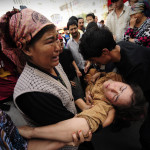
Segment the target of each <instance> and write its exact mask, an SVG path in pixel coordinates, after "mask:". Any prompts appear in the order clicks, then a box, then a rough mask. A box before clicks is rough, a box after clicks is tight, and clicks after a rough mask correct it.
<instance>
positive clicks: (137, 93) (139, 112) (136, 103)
mask: <svg viewBox="0 0 150 150" xmlns="http://www.w3.org/2000/svg"><path fill="white" fill-rule="evenodd" d="M130 87H131V89H132V90H133V95H132V101H133V104H131V106H130V107H127V108H126V107H116V106H114V107H115V108H116V110H117V111H116V112H117V116H119V117H121V118H123V119H126V120H140V119H143V116H145V114H146V111H145V104H146V100H145V97H144V94H143V91H142V89H141V88H140V86H138V85H135V84H131V85H130Z"/></svg>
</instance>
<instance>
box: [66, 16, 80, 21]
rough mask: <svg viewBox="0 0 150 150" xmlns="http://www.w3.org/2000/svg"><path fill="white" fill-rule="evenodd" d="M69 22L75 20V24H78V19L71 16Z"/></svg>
mask: <svg viewBox="0 0 150 150" xmlns="http://www.w3.org/2000/svg"><path fill="white" fill-rule="evenodd" d="M71 20H75V21H76V22H78V18H77V17H76V16H71V17H70V18H69V20H68V22H69V21H71Z"/></svg>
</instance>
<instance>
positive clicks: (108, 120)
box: [102, 108, 116, 128]
mask: <svg viewBox="0 0 150 150" xmlns="http://www.w3.org/2000/svg"><path fill="white" fill-rule="evenodd" d="M115 112H116V111H115V109H114V108H113V109H111V110H110V111H109V112H108V116H107V118H106V120H105V121H104V122H103V124H102V126H103V128H104V127H107V126H109V125H110V124H111V123H112V122H113V121H114V118H115Z"/></svg>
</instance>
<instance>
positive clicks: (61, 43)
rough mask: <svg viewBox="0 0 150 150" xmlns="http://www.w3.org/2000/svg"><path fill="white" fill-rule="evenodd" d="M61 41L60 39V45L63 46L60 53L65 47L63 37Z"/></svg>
mask: <svg viewBox="0 0 150 150" xmlns="http://www.w3.org/2000/svg"><path fill="white" fill-rule="evenodd" d="M59 41H60V46H61V50H60V53H62V51H63V48H64V43H63V39H60V40H59Z"/></svg>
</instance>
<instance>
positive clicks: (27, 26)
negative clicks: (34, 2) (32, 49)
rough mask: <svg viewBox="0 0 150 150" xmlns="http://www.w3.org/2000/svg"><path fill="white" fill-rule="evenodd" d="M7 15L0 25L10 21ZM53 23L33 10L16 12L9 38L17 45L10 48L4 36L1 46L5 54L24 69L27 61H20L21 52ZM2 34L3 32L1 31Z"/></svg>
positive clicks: (13, 16)
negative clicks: (41, 31)
mask: <svg viewBox="0 0 150 150" xmlns="http://www.w3.org/2000/svg"><path fill="white" fill-rule="evenodd" d="M11 13H12V12H9V13H6V14H5V15H4V16H2V17H1V18H0V24H5V22H6V20H7V21H8V19H6V18H8V17H9V14H11ZM13 13H14V12H13ZM51 24H52V23H51V22H50V21H49V20H48V19H47V18H46V17H44V16H43V15H41V14H39V13H38V12H36V11H33V10H31V9H28V8H26V9H23V10H22V11H18V12H15V13H14V14H13V15H12V16H11V17H9V27H8V28H9V29H8V30H9V36H10V39H12V40H13V42H14V43H15V45H14V46H10V45H9V44H8V43H7V41H6V38H5V36H8V35H6V34H7V33H6V34H5V33H3V34H4V35H3V36H1V45H2V51H3V53H4V54H5V55H6V56H7V57H8V58H9V59H11V60H12V61H13V63H14V64H15V65H16V66H17V67H18V68H21V70H22V68H23V67H24V65H25V60H24V61H23V60H22V61H19V56H20V54H21V50H22V49H25V48H26V45H27V43H29V42H30V41H31V39H32V38H33V37H34V36H35V35H36V34H37V33H38V32H39V31H40V30H41V29H42V28H43V27H45V26H47V25H51ZM1 32H2V31H1Z"/></svg>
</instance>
